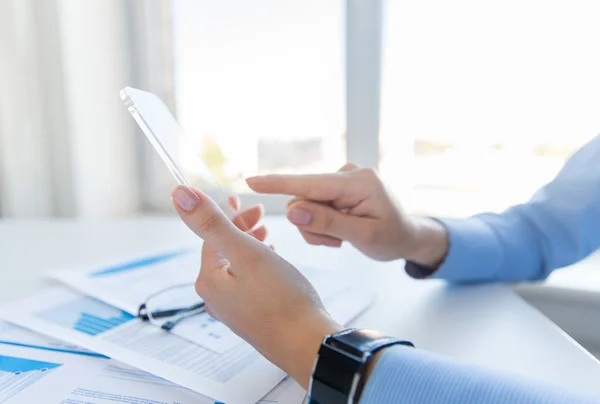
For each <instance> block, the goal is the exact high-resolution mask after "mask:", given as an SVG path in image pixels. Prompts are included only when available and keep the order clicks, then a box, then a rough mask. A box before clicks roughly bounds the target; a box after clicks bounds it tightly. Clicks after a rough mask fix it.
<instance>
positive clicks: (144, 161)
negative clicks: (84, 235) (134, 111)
mask: <svg viewBox="0 0 600 404" xmlns="http://www.w3.org/2000/svg"><path fill="white" fill-rule="evenodd" d="M170 33H171V27H170V14H169V2H168V1H167V0H152V1H145V0H135V1H127V2H124V1H121V0H89V1H79V0H44V1H37V0H2V1H0V60H1V61H2V62H1V63H0V215H2V216H5V217H20V218H22V217H52V216H63V217H83V218H107V217H121V216H129V215H132V214H135V213H137V212H140V211H142V210H147V209H153V208H154V209H155V208H163V207H164V206H166V205H167V203H168V193H167V189H168V187H169V186H170V185H171V184H172V182H171V181H170V179H169V178H168V173H167V172H166V170H164V169H160V168H159V167H160V166H159V163H160V162H159V161H158V160H157V159H156V158H155V157H154V156H153V155H152V154H151V153H150V152H151V151H150V150H149V148H148V147H147V145H146V142H145V140H144V139H143V137H142V135H140V133H138V132H137V129H136V128H135V125H134V123H133V121H132V119H131V117H130V116H129V115H128V113H127V111H126V109H125V108H124V107H123V105H122V103H121V100H120V99H119V90H120V89H121V88H122V87H124V86H127V85H129V86H137V87H140V88H144V89H146V90H149V91H153V92H155V93H158V94H159V95H160V96H161V97H162V98H163V99H166V100H167V102H168V103H170V104H171V105H170V106H171V107H173V104H174V103H173V99H174V96H173V85H172V83H173V68H172V64H173V62H172V58H173V52H172V49H171V48H172V42H171V37H170Z"/></svg>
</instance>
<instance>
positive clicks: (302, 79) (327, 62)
mask: <svg viewBox="0 0 600 404" xmlns="http://www.w3.org/2000/svg"><path fill="white" fill-rule="evenodd" d="M173 5H174V16H175V17H174V27H175V46H176V49H177V59H176V71H177V77H176V85H177V96H178V111H179V119H180V121H181V123H182V126H183V127H184V129H185V131H186V133H188V134H189V135H194V136H198V137H200V138H201V139H202V142H201V143H202V150H201V154H202V156H203V157H204V159H205V160H206V162H207V164H208V165H209V166H210V167H211V169H212V170H213V172H214V173H215V174H216V175H217V176H218V177H219V179H220V180H221V181H222V182H224V183H227V184H228V185H230V186H233V187H234V188H236V189H238V190H241V189H243V181H241V179H242V178H243V177H244V176H248V175H254V174H257V173H273V172H297V173H303V172H322V171H332V170H335V169H337V168H339V166H341V165H342V164H343V162H344V161H345V146H344V141H345V134H344V133H345V119H344V88H343V83H344V74H343V72H344V70H343V46H342V45H343V42H342V33H343V29H342V19H343V15H342V2H341V1H320V0H306V1H295V0H257V1H252V2H247V1H243V0H222V1H208V0H202V1H199V0H174V1H173Z"/></svg>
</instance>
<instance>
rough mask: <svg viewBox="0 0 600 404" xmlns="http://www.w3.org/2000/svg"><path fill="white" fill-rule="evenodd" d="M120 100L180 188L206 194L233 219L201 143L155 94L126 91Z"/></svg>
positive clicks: (224, 191)
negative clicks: (188, 188) (182, 126)
mask: <svg viewBox="0 0 600 404" xmlns="http://www.w3.org/2000/svg"><path fill="white" fill-rule="evenodd" d="M120 95H121V99H122V100H123V102H124V103H125V106H126V107H127V109H128V110H129V112H130V113H131V115H132V116H133V118H134V119H135V121H136V122H137V124H138V125H139V127H140V128H141V129H142V131H143V132H144V134H145V135H146V137H147V138H148V140H149V141H150V143H152V146H154V149H155V150H156V152H157V153H158V154H159V155H160V157H161V158H162V160H163V161H164V162H165V164H166V165H167V167H168V169H169V171H171V174H173V176H174V177H175V180H176V181H177V182H178V183H179V184H181V185H187V186H194V187H196V188H198V189H201V190H202V191H204V192H206V193H207V194H209V195H210V196H211V198H213V200H215V202H217V203H218V204H219V206H220V207H221V209H222V210H223V211H224V212H225V214H227V216H229V217H230V218H232V217H233V216H234V215H235V212H234V211H233V209H232V208H231V207H230V206H229V204H228V203H227V197H228V196H229V195H232V194H233V192H231V191H230V190H227V189H224V188H223V187H222V186H221V185H220V184H219V183H218V181H217V180H216V179H215V177H214V175H213V174H212V172H211V171H210V169H209V168H208V166H207V165H206V164H205V163H204V161H202V158H201V156H200V152H201V143H200V139H194V138H191V137H189V136H186V135H185V134H184V133H183V130H182V128H181V126H180V125H179V123H177V120H176V119H175V117H174V116H173V114H172V113H171V111H169V108H167V106H166V105H165V104H164V103H163V102H162V101H161V100H160V98H158V97H157V96H156V95H154V94H152V93H148V92H146V91H141V90H137V89H135V88H131V87H125V88H124V89H123V90H121V93H120Z"/></svg>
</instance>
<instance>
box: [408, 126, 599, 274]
mask: <svg viewBox="0 0 600 404" xmlns="http://www.w3.org/2000/svg"><path fill="white" fill-rule="evenodd" d="M598 159H600V137H597V138H595V139H594V140H593V141H591V142H590V143H588V144H587V145H586V146H585V147H583V148H582V149H581V150H579V151H578V152H577V153H576V154H575V155H574V156H573V157H572V158H571V159H570V160H569V161H568V162H567V163H566V164H565V166H564V167H563V169H562V170H561V172H560V173H559V174H558V175H557V176H556V178H555V179H554V180H553V181H552V182H550V183H549V184H547V185H546V186H544V187H543V188H541V189H540V190H539V191H538V192H537V193H536V194H535V195H534V196H533V198H532V199H531V200H530V201H529V202H528V203H525V204H522V205H517V206H514V207H512V208H510V209H508V210H507V211H505V212H503V213H501V214H491V213H490V214H482V215H477V216H474V217H471V218H468V219H450V220H440V223H438V224H440V225H443V226H444V227H445V229H446V231H447V234H446V235H447V243H448V244H447V253H446V254H445V256H444V257H443V258H442V259H441V261H440V262H441V264H440V265H439V266H438V265H436V263H435V259H436V258H439V255H436V254H430V255H423V252H422V251H420V250H419V249H418V248H417V247H414V246H413V248H414V249H415V251H417V252H418V253H417V254H413V255H412V256H411V255H408V254H407V255H406V257H407V259H408V260H409V261H414V262H415V263H417V264H421V265H422V266H425V267H430V269H432V271H430V273H431V272H433V276H434V277H437V278H441V279H447V280H450V281H453V282H489V281H504V282H514V281H522V280H537V279H543V278H545V277H546V276H547V275H548V274H549V273H550V272H552V270H554V269H556V268H561V267H563V266H566V265H570V264H573V263H575V262H577V261H579V260H581V259H583V258H585V257H586V256H587V255H589V254H590V253H591V252H593V251H594V250H595V249H597V248H599V247H600V232H599V231H598V228H600V215H599V214H598V212H600V188H599V184H600V168H599V167H600V166H599V165H598V164H597V161H598ZM434 226H435V225H434ZM424 228H425V230H422V234H423V235H424V236H422V237H421V238H420V239H419V238H418V237H417V240H421V242H422V243H424V246H425V247H424V248H429V250H426V251H431V248H432V246H433V247H435V246H438V247H437V248H438V249H437V250H433V251H437V254H440V253H441V251H442V249H440V248H439V245H440V241H439V234H440V230H439V229H437V230H436V229H435V227H433V230H432V228H428V227H427V226H424ZM436 237H437V240H436ZM438 263H439V262H438ZM407 269H408V268H407ZM420 272H423V271H420ZM409 273H410V271H409Z"/></svg>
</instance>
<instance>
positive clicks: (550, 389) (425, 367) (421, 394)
mask: <svg viewBox="0 0 600 404" xmlns="http://www.w3.org/2000/svg"><path fill="white" fill-rule="evenodd" d="M396 402H410V403H450V404H453V403H456V404H459V403H465V402H477V403H483V404H496V403H498V404H500V403H508V402H518V403H527V404H533V403H556V404H558V403H560V404H563V403H564V404H567V403H575V402H576V403H600V396H592V395H589V394H585V393H581V392H575V391H571V390H568V389H563V388H559V387H556V386H555V385H550V384H545V383H541V382H538V381H533V380H526V379H524V378H522V377H519V376H516V375H510V374H506V373H502V372H496V371H490V370H487V369H482V368H478V367H475V366H472V365H467V364H462V363H457V362H453V361H451V360H448V359H444V358H441V357H438V356H435V355H432V354H429V353H427V352H423V351H420V350H418V349H408V348H406V347H402V346H395V347H391V348H388V349H386V350H385V351H384V352H383V354H382V355H381V357H380V358H379V360H378V362H377V363H376V364H375V366H374V368H373V371H372V373H371V374H370V377H369V379H368V380H367V383H366V385H365V388H364V390H363V393H362V396H361V399H360V403H361V404H371V403H377V404H384V403H396Z"/></svg>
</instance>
